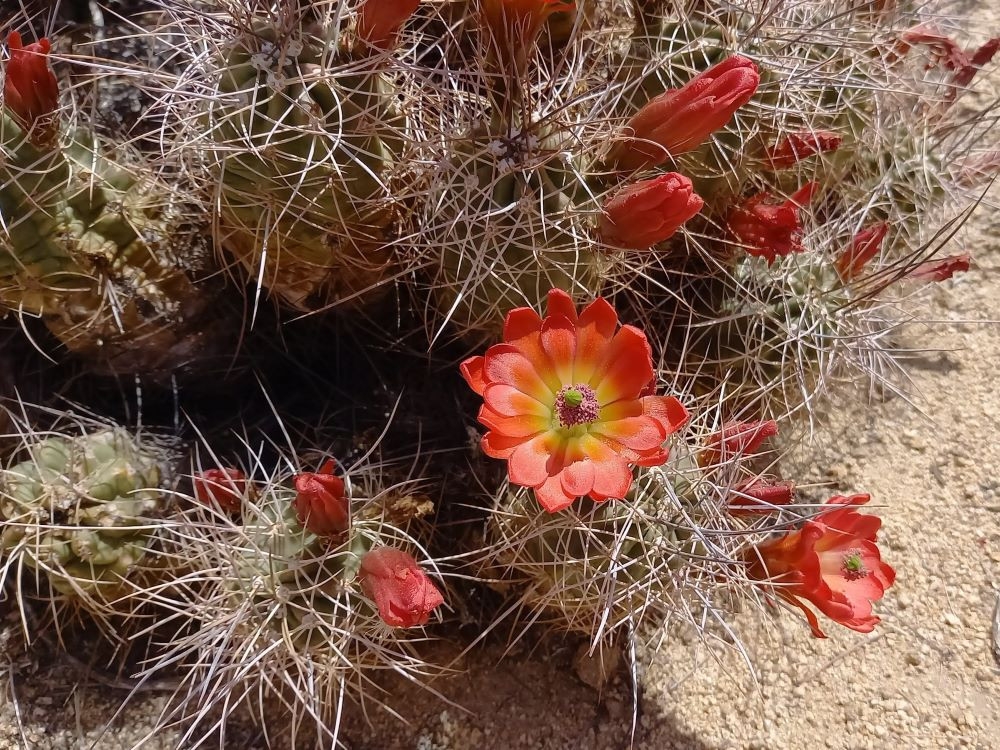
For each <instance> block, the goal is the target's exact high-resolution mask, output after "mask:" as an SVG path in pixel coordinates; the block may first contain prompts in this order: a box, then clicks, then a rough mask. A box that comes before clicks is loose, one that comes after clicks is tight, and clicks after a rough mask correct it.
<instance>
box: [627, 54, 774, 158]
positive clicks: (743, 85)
mask: <svg viewBox="0 0 1000 750" xmlns="http://www.w3.org/2000/svg"><path fill="white" fill-rule="evenodd" d="M759 83H760V74H759V73H758V72H757V66H756V65H755V64H754V63H753V62H752V61H750V60H748V59H747V58H745V57H740V56H739V55H735V56H733V57H730V58H728V59H726V60H723V61H722V62H720V63H718V64H716V65H713V66H712V67H711V68H709V69H708V70H706V71H704V72H702V73H699V74H698V75H696V76H695V77H694V78H692V79H691V80H690V81H688V82H687V83H686V84H685V85H684V86H682V87H681V88H679V89H674V90H671V91H667V92H665V93H663V94H660V95H659V96H657V97H654V98H652V99H650V100H649V101H648V102H647V103H646V105H645V106H644V107H643V108H642V109H640V110H639V111H638V112H637V113H636V114H635V115H634V116H633V117H632V119H631V120H629V121H628V127H627V129H628V135H629V138H628V139H627V140H626V141H625V142H623V143H620V144H619V145H618V146H616V147H615V150H614V151H612V153H611V156H610V160H611V162H612V163H614V164H615V165H616V166H617V167H618V169H621V170H624V171H628V172H632V171H635V170H637V169H642V168H643V167H651V166H654V165H656V164H660V163H662V162H664V161H666V159H667V158H668V157H671V156H677V155H678V154H683V153H684V152H685V151H690V150H691V149H693V148H696V147H697V146H700V145H701V144H702V143H704V142H705V140H706V139H707V138H708V137H709V136H710V135H711V134H712V133H714V132H715V131H716V130H718V129H719V128H721V127H724V126H725V125H726V123H728V122H729V120H730V119H731V118H732V116H733V114H734V113H735V112H736V110H737V109H739V108H740V107H742V106H743V105H744V104H746V103H747V102H748V101H750V98H751V97H752V96H753V95H754V92H755V91H757V86H758V84H759Z"/></svg>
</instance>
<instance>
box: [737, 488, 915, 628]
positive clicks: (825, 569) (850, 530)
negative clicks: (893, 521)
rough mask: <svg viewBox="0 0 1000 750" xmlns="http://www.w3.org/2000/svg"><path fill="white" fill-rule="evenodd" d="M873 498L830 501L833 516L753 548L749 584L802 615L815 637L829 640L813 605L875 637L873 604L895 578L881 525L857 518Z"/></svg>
mask: <svg viewBox="0 0 1000 750" xmlns="http://www.w3.org/2000/svg"><path fill="white" fill-rule="evenodd" d="M868 499H869V498H868V495H852V496H851V497H841V496H837V497H831V498H830V499H829V500H827V502H826V506H827V507H829V508H830V510H826V511H824V512H823V513H820V514H819V515H818V516H816V517H815V518H813V519H812V520H810V521H807V522H806V524H805V525H804V526H803V527H802V528H801V529H799V530H798V531H791V532H788V533H787V534H784V535H782V536H781V537H780V538H778V539H775V540H774V541H770V542H765V543H764V544H761V545H758V546H757V547H754V548H752V549H751V550H750V551H749V552H748V553H747V556H746V559H747V563H748V568H747V573H748V575H749V576H750V578H752V579H754V580H757V581H762V582H767V583H768V584H769V585H771V586H773V587H774V591H775V593H777V594H778V595H779V596H781V597H782V598H783V599H785V600H786V601H788V602H789V603H791V604H793V605H795V606H796V607H798V608H799V609H801V610H802V611H803V612H804V613H805V615H806V619H807V620H808V621H809V625H810V627H811V628H812V632H813V635H814V636H816V637H817V638H825V637H826V636H825V635H824V633H823V631H822V630H821V629H820V627H819V622H818V620H817V618H816V615H815V613H814V612H813V611H812V610H811V609H809V607H807V606H806V605H805V602H804V601H803V600H805V601H807V602H810V603H811V604H812V605H813V606H815V607H816V608H817V609H818V610H819V611H820V612H822V613H823V614H825V615H826V616H827V617H829V618H830V619H831V620H834V621H836V622H839V623H840V624H841V625H844V626H846V627H848V628H851V629H852V630H857V631H859V632H862V633H869V632H871V631H872V630H873V629H874V628H875V626H876V625H877V624H878V623H879V618H878V617H876V616H875V615H874V614H872V603H873V602H876V601H878V600H879V599H881V598H882V596H883V594H884V593H885V591H886V589H888V588H889V587H890V586H891V585H892V583H893V581H894V580H895V578H896V572H895V571H894V570H893V569H892V568H891V567H889V565H887V564H886V563H884V562H882V558H881V555H880V554H879V549H878V547H877V546H876V544H875V541H876V536H877V534H878V530H879V527H880V526H881V519H879V518H878V516H872V515H866V514H863V513H858V512H857V511H856V510H854V507H853V506H856V505H864V504H865V503H867V502H868Z"/></svg>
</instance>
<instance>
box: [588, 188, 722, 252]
mask: <svg viewBox="0 0 1000 750" xmlns="http://www.w3.org/2000/svg"><path fill="white" fill-rule="evenodd" d="M704 205H705V201H703V200H702V199H701V198H700V197H699V196H698V194H697V193H695V192H694V186H693V185H692V184H691V180H689V179H688V178H687V177H685V176H684V175H682V174H678V173H677V172H669V173H667V174H664V175H660V176H659V177H656V178H655V179H652V180H641V181H640V182H635V183H632V184H631V185H626V186H625V187H624V188H622V189H621V190H619V191H618V192H617V193H615V194H614V196H612V197H611V198H609V199H608V200H607V201H606V202H605V203H604V215H603V216H602V217H601V239H603V240H604V241H605V242H607V243H609V244H611V245H615V246H616V247H623V248H627V249H630V250H644V249H647V248H649V247H651V246H652V245H655V244H657V243H659V242H663V241H664V240H666V239H669V238H670V237H672V236H673V235H674V232H676V231H677V230H678V229H680V227H681V225H682V224H684V222H686V221H687V220H688V219H690V218H691V217H692V216H694V215H695V214H697V213H698V212H699V211H701V209H702V206H704Z"/></svg>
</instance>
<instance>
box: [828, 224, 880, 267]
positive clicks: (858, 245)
mask: <svg viewBox="0 0 1000 750" xmlns="http://www.w3.org/2000/svg"><path fill="white" fill-rule="evenodd" d="M888 231H889V225H888V224H886V223H885V222H884V221H882V222H879V223H878V224H875V225H873V226H870V227H868V228H866V229H862V230H861V231H860V232H858V233H857V234H856V235H854V240H853V241H852V242H851V247H850V249H848V250H846V251H844V254H843V255H841V256H840V257H839V258H838V259H837V273H839V274H840V277H841V278H842V279H843V280H844V281H850V280H851V279H853V278H854V277H856V276H858V275H859V274H860V273H861V272H862V271H863V270H864V267H865V264H866V263H868V261H870V260H871V259H872V258H874V257H875V256H876V255H878V252H879V250H881V249H882V240H884V239H885V235H886V232H888Z"/></svg>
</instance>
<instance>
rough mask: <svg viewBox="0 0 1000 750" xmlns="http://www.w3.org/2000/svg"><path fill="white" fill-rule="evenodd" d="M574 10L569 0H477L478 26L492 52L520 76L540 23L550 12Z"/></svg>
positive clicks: (540, 25)
mask: <svg viewBox="0 0 1000 750" xmlns="http://www.w3.org/2000/svg"><path fill="white" fill-rule="evenodd" d="M574 7H575V3H574V2H572V0H570V1H569V2H563V1H562V0H480V13H481V24H482V26H483V28H484V30H485V31H486V32H487V33H488V35H489V38H490V42H489V43H490V44H492V45H493V46H492V49H491V52H495V53H497V54H498V55H499V58H500V60H502V61H503V62H504V63H506V64H508V65H513V66H514V69H515V72H517V73H521V72H523V70H524V67H525V65H526V63H527V60H528V53H529V51H530V50H531V47H532V45H533V44H534V43H535V39H537V38H538V33H539V32H540V31H541V29H542V24H544V23H545V22H546V21H547V20H548V18H549V16H551V15H552V14H553V13H559V12H562V11H569V10H573V8H574Z"/></svg>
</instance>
